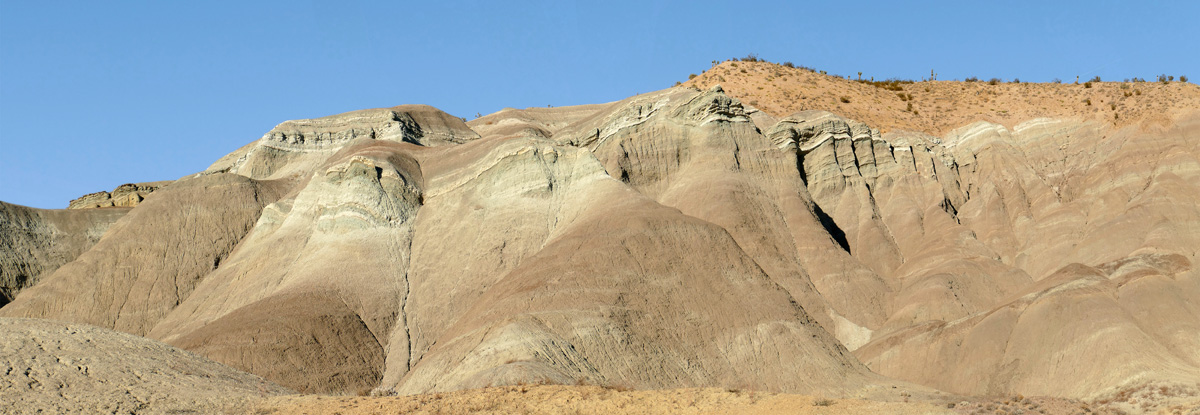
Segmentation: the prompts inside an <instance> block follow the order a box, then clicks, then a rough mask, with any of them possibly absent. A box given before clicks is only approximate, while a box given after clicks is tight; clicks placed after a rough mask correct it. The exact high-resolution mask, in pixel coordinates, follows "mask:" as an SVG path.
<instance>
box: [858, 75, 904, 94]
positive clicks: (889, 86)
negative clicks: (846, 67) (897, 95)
mask: <svg viewBox="0 0 1200 415" xmlns="http://www.w3.org/2000/svg"><path fill="white" fill-rule="evenodd" d="M857 82H861V83H864V84H870V85H871V86H874V87H876V88H882V89H885V90H888V91H903V90H904V86H903V85H905V84H911V83H913V81H912V80H909V79H896V78H889V79H886V80H883V81H875V80H874V79H872V80H870V81H864V80H859V81H857Z"/></svg>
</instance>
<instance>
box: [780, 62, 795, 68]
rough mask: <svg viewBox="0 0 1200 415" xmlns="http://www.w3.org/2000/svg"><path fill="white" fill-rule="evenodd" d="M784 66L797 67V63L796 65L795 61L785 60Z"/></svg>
mask: <svg viewBox="0 0 1200 415" xmlns="http://www.w3.org/2000/svg"><path fill="white" fill-rule="evenodd" d="M783 66H786V67H789V68H795V67H796V65H795V64H793V63H791V62H784V63H783Z"/></svg>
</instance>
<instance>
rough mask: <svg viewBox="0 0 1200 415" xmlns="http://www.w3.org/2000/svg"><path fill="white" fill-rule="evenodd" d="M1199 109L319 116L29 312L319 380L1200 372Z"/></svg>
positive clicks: (1179, 375) (379, 387)
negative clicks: (940, 119)
mask: <svg viewBox="0 0 1200 415" xmlns="http://www.w3.org/2000/svg"><path fill="white" fill-rule="evenodd" d="M1173 114H1174V115H1173V116H1174V117H1175V118H1172V119H1171V120H1170V122H1169V123H1167V125H1168V126H1167V127H1161V126H1159V124H1158V123H1147V124H1136V125H1131V126H1128V127H1121V128H1118V127H1117V126H1113V125H1110V124H1104V123H1096V122H1091V121H1081V120H1075V119H1033V120H1028V121H1026V122H1024V123H1020V124H1018V125H1016V126H1014V127H1012V128H1008V127H1005V126H1002V125H998V124H991V123H986V122H981V123H973V124H969V125H964V126H962V127H961V128H959V129H956V130H952V131H951V132H949V133H947V134H945V135H943V136H940V137H939V136H933V135H928V134H923V133H915V132H907V131H889V132H887V133H882V134H881V133H880V132H879V130H878V129H876V128H873V126H870V125H867V124H864V123H861V122H858V121H854V120H851V119H847V118H845V117H842V116H839V115H836V114H834V113H831V112H826V111H804V112H799V113H795V114H792V115H789V116H786V117H782V118H779V119H778V120H776V119H775V118H774V117H773V116H771V115H769V114H764V113H762V112H760V111H758V110H755V109H753V108H748V107H746V106H744V105H743V104H742V103H741V102H740V101H739V100H737V99H733V98H731V97H730V96H729V94H727V93H726V92H725V91H724V90H723V89H721V88H720V87H714V88H709V89H706V90H703V91H701V90H696V89H691V88H672V89H668V90H664V91H657V92H652V93H648V94H643V95H639V96H636V97H632V98H629V99H627V100H624V101H620V102H616V103H610V104H603V105H589V106H579V107H565V108H556V109H528V110H505V111H502V112H500V113H497V114H493V115H489V116H486V117H482V118H479V119H477V120H474V121H472V122H471V123H469V124H463V123H462V122H461V120H459V119H457V118H454V117H451V116H449V115H446V114H444V113H441V112H440V111H437V110H434V109H432V108H430V107H417V106H405V107H396V108H392V109H383V110H367V111H357V112H352V113H347V114H340V115H336V116H331V117H325V118H320V119H316V120H302V121H289V122H285V123H283V124H280V126H279V127H276V128H275V129H274V130H272V131H271V132H269V133H268V134H266V135H265V136H264V137H263V138H262V139H260V140H258V141H257V142H255V143H252V144H251V145H248V146H246V147H243V148H242V149H239V150H237V151H235V152H234V153H231V154H230V155H229V156H226V157H225V158H223V159H222V160H220V161H218V162H217V163H215V164H214V165H213V166H212V167H211V168H210V169H209V170H208V171H206V172H204V173H202V174H198V175H197V176H196V177H191V178H187V179H183V180H180V181H178V182H175V183H174V184H172V185H171V186H169V187H166V188H164V189H162V190H160V191H158V192H156V193H155V194H154V196H153V197H151V198H149V199H147V200H146V202H145V203H143V204H141V205H139V206H138V207H137V208H136V209H133V210H132V211H130V213H129V214H128V215H126V216H125V217H124V218H122V219H121V220H120V221H118V222H117V223H116V224H114V225H113V226H112V229H110V230H109V231H108V233H107V234H106V236H105V238H104V239H103V240H101V241H99V243H96V245H95V246H94V247H92V248H91V249H89V250H87V252H84V253H83V254H81V255H79V256H78V258H77V259H75V260H74V261H73V262H71V263H69V264H67V265H64V266H62V267H57V269H56V270H55V271H54V272H53V273H52V274H50V275H48V276H46V277H45V278H44V279H43V281H42V282H40V283H38V284H37V285H36V286H34V287H33V288H30V289H28V290H26V291H25V292H23V293H22V294H21V295H20V296H19V297H18V298H17V300H16V301H14V302H13V303H12V304H10V305H8V306H6V307H4V308H3V309H0V314H2V315H9V316H36V317H51V318H59V319H68V320H74V321H83V322H89V323H91V324H97V325H101V326H103V327H108V328H116V329H119V330H123V331H128V332H132V333H136V334H142V335H147V336H149V337H152V338H155V339H161V340H164V341H166V342H169V343H171V344H174V345H177V346H181V347H184V348H186V349H188V350H192V351H196V352H198V353H201V354H203V355H205V356H207V357H209V358H212V359H214V360H216V361H219V362H223V363H226V364H229V365H231V366H234V367H236V368H240V369H243V370H247V371H249V372H252V373H256V374H260V375H263V376H265V377H267V378H268V379H271V380H273V381H276V382H279V383H280V384H282V385H284V386H288V387H292V388H295V389H298V390H303V391H325V392H345V391H357V390H360V389H363V388H374V389H375V390H376V392H377V393H405V394H408V393H420V392H428V391H447V390H455V389H463V388H473V387H481V386H486V385H491V384H511V383H517V382H540V381H546V382H553V383H575V382H577V381H584V382H589V383H595V384H623V385H627V386H632V387H637V388H669V387H685V386H735V387H743V386H751V387H754V388H758V389H764V390H777V391H795V392H815V393H828V394H854V393H859V392H863V391H867V390H870V389H871V388H874V387H877V386H880V385H896V386H900V387H912V386H911V385H910V384H905V383H903V382H897V381H893V380H890V379H887V378H884V377H882V376H879V375H878V374H882V375H885V376H888V377H892V378H897V379H900V380H903V381H910V382H913V383H916V384H921V385H927V386H932V387H936V388H939V389H943V390H947V391H951V392H956V393H963V394H1016V393H1023V394H1027V395H1034V394H1036V395H1057V396H1067V397H1077V398H1089V397H1095V396H1100V395H1102V394H1105V393H1110V392H1111V391H1113V390H1116V389H1119V388H1123V387H1127V386H1129V385H1132V384H1138V383H1145V382H1158V383H1163V384H1168V383H1175V384H1179V383H1188V382H1193V383H1194V381H1195V380H1196V379H1200V355H1198V354H1197V352H1196V351H1197V350H1200V344H1198V343H1200V340H1197V339H1195V338H1194V337H1195V336H1192V335H1191V333H1195V332H1198V331H1200V330H1197V329H1200V312H1197V311H1200V310H1196V309H1195V307H1193V305H1192V304H1191V302H1192V300H1193V299H1195V298H1200V275H1198V274H1197V272H1196V271H1194V269H1195V267H1194V266H1193V264H1195V263H1196V261H1197V257H1196V255H1197V252H1196V247H1197V246H1200V208H1198V207H1197V206H1200V200H1197V198H1200V196H1198V195H1200V188H1198V186H1200V113H1198V112H1195V111H1193V112H1190V113H1188V112H1178V113H1173ZM472 128H474V130H472ZM476 131H479V134H476ZM23 255H24V254H20V255H16V256H15V257H21V258H32V257H31V256H29V255H24V256H23ZM26 261H27V262H31V263H32V262H38V261H39V260H26ZM1164 318H1169V322H1168V321H1167V320H1163V319H1164ZM868 368H870V369H871V370H873V371H874V372H877V373H878V374H876V373H872V372H871V370H868ZM887 389H889V390H890V388H887ZM918 389H919V388H918Z"/></svg>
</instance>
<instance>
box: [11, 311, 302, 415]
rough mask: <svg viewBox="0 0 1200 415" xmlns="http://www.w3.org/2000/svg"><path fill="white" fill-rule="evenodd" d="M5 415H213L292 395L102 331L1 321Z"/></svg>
mask: <svg viewBox="0 0 1200 415" xmlns="http://www.w3.org/2000/svg"><path fill="white" fill-rule="evenodd" d="M0 373H3V374H4V375H3V376H0V412H3V413H6V414H24V413H100V412H103V413H114V414H115V413H121V414H126V413H129V414H132V413H147V414H152V413H216V412H230V411H238V410H242V409H243V408H245V407H246V405H247V404H248V403H250V402H251V400H252V399H259V398H262V397H265V396H269V395H277V394H282V393H287V392H288V391H287V390H286V389H284V388H282V387H280V386H278V385H275V384H274V383H271V382H268V381H266V380H263V379H262V378H260V377H258V376H254V375H251V374H248V373H245V372H240V371H237V370H234V369H231V368H229V367H226V366H224V365H221V364H219V363H216V362H213V361H211V360H208V359H205V358H203V357H200V356H197V355H196V354H193V353H190V352H187V351H183V350H180V349H177V348H174V347H171V346H168V345H166V344H163V343H159V342H156V341H153V340H149V339H146V338H143V337H138V336H134V335H130V334H126V333H118V332H113V331H110V330H105V329H101V328H98V327H92V326H85V325H79V324H64V323H59V322H54V321H47V320H35V319H20V318H0Z"/></svg>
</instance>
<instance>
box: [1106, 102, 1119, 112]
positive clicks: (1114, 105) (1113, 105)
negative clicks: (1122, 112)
mask: <svg viewBox="0 0 1200 415" xmlns="http://www.w3.org/2000/svg"><path fill="white" fill-rule="evenodd" d="M1108 106H1109V107H1112V110H1113V111H1116V110H1117V103H1115V102H1114V103H1111V104H1108Z"/></svg>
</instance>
